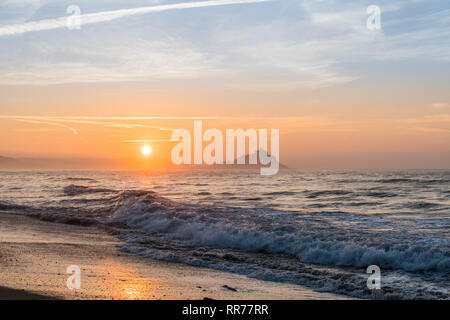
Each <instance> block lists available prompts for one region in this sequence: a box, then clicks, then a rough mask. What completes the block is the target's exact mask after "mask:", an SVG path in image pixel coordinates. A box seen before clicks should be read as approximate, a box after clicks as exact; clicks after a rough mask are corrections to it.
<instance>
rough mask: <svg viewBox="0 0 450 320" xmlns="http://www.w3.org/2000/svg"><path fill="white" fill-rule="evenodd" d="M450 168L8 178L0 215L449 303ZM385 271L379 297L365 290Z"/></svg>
mask: <svg viewBox="0 0 450 320" xmlns="http://www.w3.org/2000/svg"><path fill="white" fill-rule="evenodd" d="M449 186H450V171H404V172H295V171H290V172H282V173H280V174H278V175H276V176H274V177H262V176H260V175H259V174H258V172H257V171H240V172H230V171H208V172H206V171H172V172H165V173H131V172H81V171H78V172H74V171H61V172H1V173H0V210H2V211H7V212H15V213H19V214H26V215H29V216H33V217H36V218H40V219H44V220H50V221H56V222H62V223H70V224H78V225H95V226H98V227H101V228H105V229H107V230H110V231H112V232H114V233H115V234H117V235H118V237H119V239H121V240H122V245H121V249H122V250H124V251H128V252H133V253H137V254H140V255H143V256H147V257H151V258H156V259H161V260H167V261H176V262H182V263H187V264H190V265H194V266H206V267H211V268H216V269H220V270H226V271H231V272H235V273H240V274H245V275H248V276H250V277H255V278H258V279H265V280H273V281H280V282H289V283H295V284H302V285H306V286H309V287H311V288H314V289H316V290H318V291H327V292H335V293H343V294H347V295H350V296H354V297H362V298H443V299H449V298H450V277H449V276H448V274H449V272H450V250H449V249H450V238H449V231H448V230H449V226H450V223H449V221H450V220H449V218H450V188H449ZM369 265H378V266H379V267H380V268H381V274H382V280H381V281H382V290H373V291H372V290H368V289H367V286H366V280H367V277H368V275H367V274H366V272H365V271H366V268H367V267H368V266H369Z"/></svg>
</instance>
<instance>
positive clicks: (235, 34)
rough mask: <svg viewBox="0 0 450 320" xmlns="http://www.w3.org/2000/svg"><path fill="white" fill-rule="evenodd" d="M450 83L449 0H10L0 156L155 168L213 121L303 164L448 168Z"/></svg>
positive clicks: (5, 14) (3, 50)
mask: <svg viewBox="0 0 450 320" xmlns="http://www.w3.org/2000/svg"><path fill="white" fill-rule="evenodd" d="M71 5H76V6H77V7H78V8H79V9H80V13H81V17H80V18H81V20H80V21H81V25H80V28H79V29H76V28H75V29H73V28H72V29H69V28H68V27H67V25H66V19H67V16H69V15H70V14H71V12H69V13H68V11H67V9H68V7H69V6H71ZM370 5H377V6H378V7H379V8H380V10H381V16H380V17H381V28H380V29H379V30H370V29H368V28H367V26H366V21H367V19H368V17H369V15H370V14H367V12H366V10H367V7H368V6H370ZM449 89H450V5H449V2H448V1H440V0H409V1H401V0H398V1H393V0H389V1H378V0H370V1H345V2H344V1H331V0H316V1H312V0H307V1H302V0H296V1H293V0H273V1H270V0H267V1H264V0H244V1H239V0H214V1H190V2H189V1H162V0H157V1H155V0H153V1H152V0H150V1H142V0H141V1H138V0H131V1H118V0H97V1H79V0H70V1H65V0H48V1H47V0H42V1H41V0H14V1H12V0H0V155H6V156H67V157H69V156H70V157H74V156H76V157H92V158H94V157H101V158H111V159H115V160H117V161H118V163H120V166H119V167H123V168H138V167H139V168H141V167H142V166H144V167H149V168H151V167H152V166H154V167H157V166H160V165H163V164H164V163H166V162H167V161H168V156H169V154H170V148H171V146H172V145H173V143H172V142H170V141H167V140H170V133H171V131H170V130H172V129H174V128H178V127H183V128H191V127H192V125H193V119H204V120H203V122H204V126H206V127H214V128H219V129H221V130H225V129H226V128H231V129H233V128H238V127H241V128H244V129H245V128H256V129H258V128H268V129H270V128H278V129H280V161H281V162H282V163H285V164H287V165H288V166H290V167H295V168H300V169H410V168H419V169H420V168H450V139H449V138H450V90H449ZM131 140H132V141H131ZM136 140H139V141H136ZM141 140H153V141H146V142H145V143H150V144H151V145H152V148H153V149H154V152H153V153H152V155H151V157H149V158H143V157H142V155H141V154H140V152H139V150H140V148H141V146H142V143H143V142H142V141H141Z"/></svg>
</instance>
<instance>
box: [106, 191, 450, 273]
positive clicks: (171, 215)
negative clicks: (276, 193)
mask: <svg viewBox="0 0 450 320" xmlns="http://www.w3.org/2000/svg"><path fill="white" fill-rule="evenodd" d="M180 209H181V208H177V207H176V206H174V204H171V206H166V205H164V204H163V203H162V202H160V201H158V200H156V199H155V198H152V197H149V196H148V195H145V196H143V198H140V199H139V198H136V197H133V198H132V199H128V200H127V201H125V202H124V203H123V205H122V206H121V207H120V208H118V209H117V211H116V212H115V214H114V217H113V220H114V221H119V222H122V223H125V224H126V225H128V226H129V227H131V228H133V229H137V230H140V231H144V232H146V233H148V234H159V235H162V236H164V237H165V238H166V239H167V240H175V241H182V242H184V243H187V244H190V245H206V246H212V247H218V248H231V249H239V250H244V251H250V252H267V253H277V254H288V255H292V256H295V257H297V258H298V259H300V261H302V262H305V263H313V264H319V265H333V266H349V267H364V266H368V265H372V264H376V265H378V266H380V267H382V268H385V269H402V270H405V271H427V270H434V271H439V272H449V271H450V253H449V252H448V251H447V250H446V248H445V247H439V246H434V247H433V246H427V245H426V243H420V242H415V243H412V242H411V243H409V244H408V245H406V244H405V243H404V242H405V241H406V240H407V239H406V238H405V239H402V240H404V241H403V242H402V243H397V244H396V243H393V242H392V239H391V241H389V240H388V241H383V239H375V240H376V241H374V239H372V238H371V239H370V241H368V239H367V238H366V237H365V235H364V234H363V233H360V234H354V233H352V232H351V231H350V230H349V231H347V232H349V234H347V235H345V233H344V234H342V231H341V230H333V229H332V228H328V229H326V230H323V229H321V228H318V229H317V230H316V229H313V228H311V229H310V230H308V228H306V227H305V226H304V227H303V228H301V229H296V228H293V229H292V228H289V225H279V224H278V225H277V224H275V227H273V226H271V225H270V224H267V223H269V222H268V221H267V219H266V220H265V219H259V221H258V218H257V217H255V216H254V215H251V214H250V215H247V217H246V218H247V219H248V221H245V220H246V219H245V217H242V216H243V212H242V211H241V212H240V216H239V218H237V219H233V217H235V215H234V214H229V215H226V214H224V213H219V211H218V210H216V211H215V214H213V215H212V216H208V215H205V214H204V212H203V213H202V212H201V211H200V212H198V211H191V210H188V211H186V210H181V211H180ZM266 216H267V217H270V216H271V215H266ZM352 216H354V215H352ZM366 219H367V218H366ZM255 225H261V226H262V227H261V228H255V227H253V226H255ZM358 239H360V241H358ZM377 242H378V243H377Z"/></svg>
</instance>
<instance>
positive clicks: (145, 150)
mask: <svg viewBox="0 0 450 320" xmlns="http://www.w3.org/2000/svg"><path fill="white" fill-rule="evenodd" d="M141 153H142V154H143V155H144V156H148V155H150V153H152V147H150V146H143V147H142V148H141Z"/></svg>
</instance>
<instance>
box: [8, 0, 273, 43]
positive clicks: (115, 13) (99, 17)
mask: <svg viewBox="0 0 450 320" xmlns="http://www.w3.org/2000/svg"><path fill="white" fill-rule="evenodd" d="M267 1H272V0H212V1H198V2H184V3H175V4H167V5H159V6H147V7H140V8H133V9H120V10H112V11H102V12H97V13H88V14H81V15H79V16H78V17H79V18H80V22H81V24H82V25H86V24H93V23H100V22H105V21H111V20H115V19H120V18H123V17H129V16H134V15H140V14H146V13H150V12H160V11H167V10H174V9H190V8H202V7H214V6H225V5H232V4H245V3H259V2H267ZM67 21H68V17H67V16H66V17H60V18H55V19H45V20H39V21H33V22H26V23H22V24H13V25H7V26H0V36H7V35H17V34H23V33H26V32H35V31H42V30H51V29H58V28H65V27H67Z"/></svg>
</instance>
